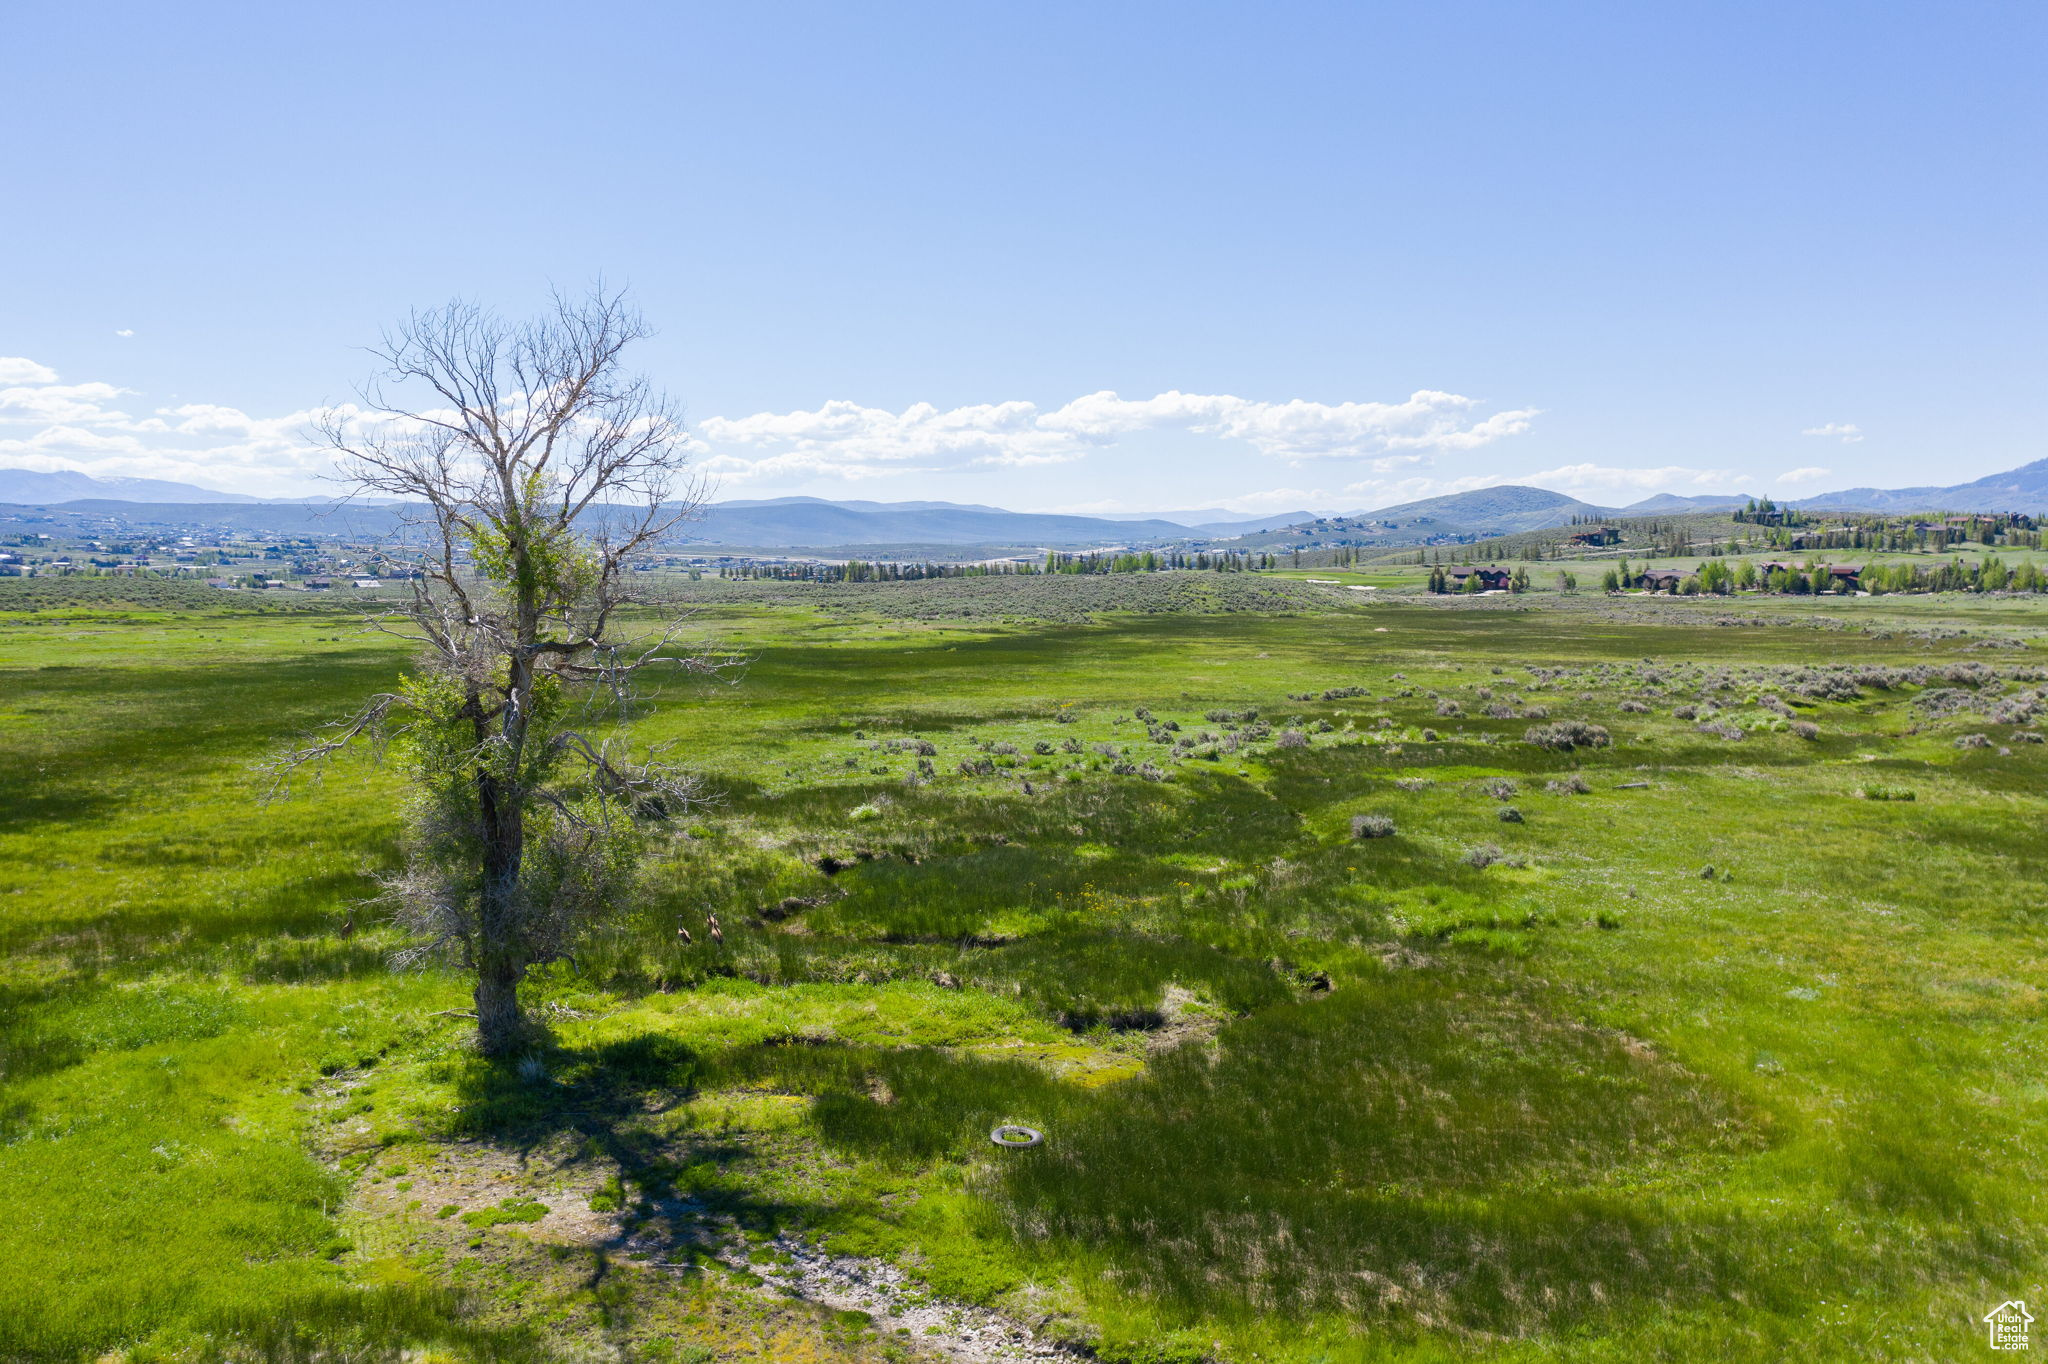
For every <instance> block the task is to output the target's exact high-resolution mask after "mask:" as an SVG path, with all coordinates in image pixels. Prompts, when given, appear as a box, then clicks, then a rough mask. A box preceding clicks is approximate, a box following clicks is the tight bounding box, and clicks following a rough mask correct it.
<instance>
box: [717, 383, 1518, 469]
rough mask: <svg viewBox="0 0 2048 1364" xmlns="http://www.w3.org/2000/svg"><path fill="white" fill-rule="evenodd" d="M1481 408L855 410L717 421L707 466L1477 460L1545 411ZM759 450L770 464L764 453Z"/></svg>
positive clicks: (1197, 405)
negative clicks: (1138, 437) (1192, 449)
mask: <svg viewBox="0 0 2048 1364" xmlns="http://www.w3.org/2000/svg"><path fill="white" fill-rule="evenodd" d="M1478 406H1480V404H1479V402H1478V400H1477V399H1473V398H1467V397H1463V396H1461V395H1459V394H1455V393H1440V392H1435V391H1432V390H1423V391H1420V392H1417V393H1413V394H1411V395H1409V397H1408V398H1407V399H1406V400H1404V401H1402V402H1398V403H1334V404H1333V403H1313V402H1305V401H1302V400H1300V399H1296V400H1294V401H1292V402H1285V403H1267V402H1255V401H1253V400H1250V399H1247V398H1238V397H1233V396H1231V395H1229V394H1202V393H1181V392H1178V391H1173V392H1167V393H1161V394H1158V395H1156V396H1155V397H1151V398H1146V399H1128V398H1122V397H1119V396H1118V395H1117V394H1115V393H1111V392H1107V391H1105V392H1100V393H1090V394H1087V395H1086V396H1084V397H1080V398H1076V399H1074V400H1073V401H1072V402H1069V403H1067V404H1066V405H1065V406H1063V407H1059V408H1056V409H1054V410H1052V411H1049V412H1048V411H1044V410H1041V409H1040V408H1039V407H1038V405H1037V404H1036V403H1030V402H1022V401H1012V402H1003V403H984V404H978V405H973V406H967V407H955V408H948V409H944V410H941V409H940V408H938V407H935V406H934V405H932V404H931V403H915V404H912V405H911V406H910V407H907V408H905V409H904V410H903V411H901V412H890V411H888V410H887V409H884V408H875V407H863V406H861V405H860V404H858V403H854V402H847V401H844V400H839V401H833V402H828V403H826V404H825V405H824V406H822V407H820V408H818V409H817V410H816V411H807V412H760V413H756V414H754V415H753V416H751V417H738V418H728V417H711V418H708V419H706V420H705V421H703V422H701V423H700V424H699V426H698V434H699V435H701V436H702V437H703V439H704V442H705V443H706V444H707V445H708V446H709V447H710V449H711V450H712V452H713V453H712V455H711V457H710V458H709V459H708V460H706V461H705V467H706V468H707V470H709V471H710V472H712V473H715V474H721V475H725V476H728V477H732V478H735V479H739V480H743V481H754V480H759V479H766V478H777V477H801V476H812V475H828V476H836V477H839V478H846V479H864V478H877V477H882V476H886V475H891V474H908V473H932V472H937V471H939V470H945V469H959V468H1029V467H1033V466H1038V465H1048V464H1064V463H1068V462H1071V461H1073V460H1077V459H1080V458H1082V457H1083V456H1085V455H1087V454H1088V453H1089V452H1090V451H1091V450H1095V449H1101V448H1104V447H1107V446H1111V445H1114V444H1115V443H1116V442H1117V441H1118V440H1119V439H1121V438H1123V437H1126V436H1130V435H1135V434H1137V433H1140V432H1147V431H1172V432H1181V433H1185V434H1191V435H1198V436H1208V437H1213V438H1215V439H1219V440H1227V441H1242V442H1244V443H1246V444H1248V445H1250V446H1251V447H1252V448H1253V449H1255V450H1257V451H1259V452H1260V453H1261V454H1265V455H1270V456H1273V457H1275V458H1280V459H1286V460H1289V461H1293V462H1297V463H1299V462H1302V461H1307V460H1316V459H1363V458H1369V457H1372V456H1381V457H1385V458H1392V459H1396V460H1402V461H1408V460H1415V459H1421V458H1424V457H1425V455H1424V453H1413V454H1405V455H1390V453H1389V452H1396V451H1406V452H1427V453H1442V452H1452V451H1462V450H1472V449H1476V448H1478V447H1479V446H1482V445H1486V444H1489V443H1491V442H1493V441H1496V440H1499V439H1502V438H1503V437H1506V436H1513V435H1519V434H1521V433H1522V432H1524V431H1526V430H1528V429H1529V424H1530V422H1531V421H1532V420H1534V418H1535V417H1536V416H1537V410H1536V409H1534V408H1524V409H1518V410H1515V411H1508V412H1497V413H1494V414H1493V415H1491V416H1488V417H1484V418H1479V419H1475V418H1474V415H1473V412H1472V409H1474V408H1476V407H1478ZM754 451H759V452H760V453H759V454H755V453H753V452H754Z"/></svg>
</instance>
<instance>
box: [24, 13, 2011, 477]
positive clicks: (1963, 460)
mask: <svg viewBox="0 0 2048 1364" xmlns="http://www.w3.org/2000/svg"><path fill="white" fill-rule="evenodd" d="M2044 39H2048V8H2044V7H2042V6H2041V5H2039V4H2037V3H2030V4H2011V5H1986V4H1944V5H1939V6H1937V5H1931V4H1919V5H1885V4H1873V3H1854V4H1849V3H1845V4H1834V5H1814V4H1799V3H1775V4H1756V5H1735V4H1702V5H1694V6H1670V5H1641V4H1629V5H1590V4H1587V5H1563V6H1538V5H1530V4H1516V5H1493V4H1455V3H1452V4H1428V5H1423V4H1409V5H1398V6H1374V5H1364V4H1353V5H1309V4H1292V5H1290V4H1260V5H1250V4H1241V5H1231V6H1223V5H1200V4H1174V5H1165V4H1159V5H1152V4H1114V5H1101V4H1094V5H1061V4H1033V5H1029V6H1024V5H1016V6H1008V7H998V6H993V5H961V4H957V3H955V4H947V5H929V6H921V5H896V4H877V5H872V6H848V5H832V6H827V5H803V4H749V5H719V6H690V5H653V4H650V5H633V4H605V3H594V4H589V5H584V6H577V7H567V6H561V5H529V4H519V3H512V4H502V3H501V4H491V5H484V4H461V5H457V4H437V3H413V4H404V5H400V4H376V3H370V4H350V5H345V6H321V7H314V6H264V5H241V6H226V5H216V4H206V3H194V4H188V5H182V6H164V5H94V4H78V3H70V4H48V3H43V4H37V3H27V4H17V5H15V6H13V7H11V8H10V18H9V22H8V36H7V41H6V43H5V46H4V50H0V121H4V126H5V127H6V129H7V130H8V132H7V135H6V137H5V138H4V139H0V141H4V144H5V145H4V148H0V167H4V176H5V178H4V183H5V184H6V185H7V186H8V188H9V191H10V192H9V193H8V195H7V206H6V209H5V211H4V212H0V261H4V262H5V264H4V267H0V268H4V273H0V357H13V358H11V359H0V389H4V393H0V465H14V466H25V467H38V468H57V467H66V468H79V469H85V470H87V471H90V472H97V473H103V474H131V475H138V474H139V475H150V476H160V477H175V478H184V479H187V480H189V481H194V482H200V483H206V484H210V485H212V486H216V487H221V488H229V489H236V490H241V491H249V492H258V493H280V494H282V493H294V492H300V491H310V490H317V485H316V484H315V483H314V482H313V481H312V478H313V475H314V474H316V473H317V472H318V466H317V461H315V460H314V459H312V457H311V456H310V455H309V454H307V453H306V452H305V451H304V450H303V449H301V448H300V446H299V444H298V442H297V439H296V434H295V433H296V431H297V429H298V425H299V423H300V422H301V421H302V420H303V414H304V413H306V412H308V411H309V410H311V409H313V408H315V407H317V406H318V405H320V404H322V403H324V402H332V401H341V400H345V399H346V398H347V397H348V396H349V394H350V390H351V386H352V385H353V384H354V383H355V382H356V381H357V380H359V379H360V378H362V377H364V374H365V372H366V365H367V360H366V358H365V357H364V356H363V355H362V354H361V353H360V351H358V350H357V349H355V348H356V347H359V346H361V345H362V344H364V343H366V342H368V341H370V340H373V339H374V338H375V336H376V335H377V332H378V330H379V329H380V327H382V326H383V325H384V324H386V323H387V322H389V321H391V320H392V319H394V318H395V317H397V316H398V315H400V314H402V313H403V312H404V311H405V310H406V309H408V308H410V307H412V306H414V305H418V304H431V303H434V302H438V301H441V300H445V299H447V298H449V297H451V296H457V295H460V296H465V297H471V298H475V299H479V300H482V301H485V302H489V303H492V304H494V305H497V306H499V307H502V308H504V309H506V310H507V311H510V312H523V311H527V310H529V309H531V308H533V307H534V306H536V304H537V303H538V302H539V301H540V300H541V298H542V297H543V296H544V294H545V292H546V290H547V288H548V287H549V285H550V284H560V285H565V286H568V287H571V288H575V287H579V286H581V285H582V284H584V283H585V282H587V281H589V280H591V279H593V278H594V277H597V276H599V275H602V276H603V277H604V278H605V279H607V280H609V281H611V282H613V283H618V284H626V285H629V286H630V287H631V288H632V290H633V293H634V295H635V297H636V298H637V300H638V302H639V304H640V306H641V307H642V308H643V310H644V311H645V312H646V313H647V314H648V316H649V318H650V320H651V321H652V322H654V323H655V325H656V326H657V327H658V328H659V335H658V336H657V337H656V338H655V339H653V340H652V341H649V342H647V343H645V345H644V346H643V348H642V350H641V352H640V354H639V357H638V359H639V363H640V364H641V365H643V366H644V367H645V368H646V369H648V370H649V371H650V372H652V373H653V374H655V375H656V376H657V377H658V378H659V379H660V380H661V381H662V382H664V383H665V384H667V385H668V386H669V387H670V388H671V389H673V390H674V391H675V392H676V393H677V394H679V395H680V396H681V397H682V398H683V400H684V401H685V403H686V406H687V409H688V411H689V413H690V415H691V417H692V419H693V420H694V421H695V422H696V425H697V431H698V433H699V436H700V439H701V443H702V452H703V457H704V459H705V462H706V464H707V467H709V468H711V469H712V470H714V471H715V472H716V473H717V474H718V476H719V479H720V484H721V491H722V495H724V496H727V497H759V496H776V495H782V494H788V493H804V494H811V495H817V496H827V497H832V496H840V497H866V498H875V499H881V500H890V499H899V498H901V499H909V498H934V499H948V500H954V501H966V502H986V503H995V504H999V505H1006V506H1013V507H1020V508H1031V509H1053V508H1060V509H1094V510H1108V511H1114V510H1129V511H1144V510H1154V509H1172V508H1184V507H1202V506H1219V505H1220V506H1229V507H1234V508H1239V509H1242V510H1246V511H1272V510H1289V509H1293V508H1295V507H1297V506H1313V507H1318V508H1329V507H1345V508H1350V507H1365V506H1374V505H1385V504H1387V503H1391V502H1394V501H1399V500H1403V499H1405V498H1408V497H1411V496H1420V495H1427V494H1430V493H1434V492H1441V491H1448V490H1454V489H1456V488H1460V487H1470V486H1476V485H1478V484H1483V483H1489V482H1505V481H1516V482H1519V481H1535V482H1539V483H1542V484H1544V485H1546V486H1552V487H1558V488H1561V489H1563V490H1566V491H1570V492H1574V493H1578V494H1580V495H1582V496H1588V497H1591V498H1593V499H1595V500H1605V501H1632V500H1634V499H1635V498H1637V497H1640V496H1643V495H1645V494H1646V493H1648V492H1653V491H1660V490H1668V491H1680V492H1702V491H1729V490H1737V491H1751V492H1771V493H1779V494H1799V493H1810V492H1818V491H1823V490H1825V489H1829V488H1834V487H1843V486H1851V485H1856V484H1865V483H1873V484H1881V485H1899V484H1913V483H1947V482H1953V481H1958V480H1961V479H1966V478H1972V477H1976V476H1978V475H1981V474H1985V473H1989V472H1992V471H1994V470H1998V469H2003V468H2009V467H2011V466H2013V465H2016V464H2019V463H2023V462H2026V461H2028V460H2032V459H2036V458H2040V457H2041V456H2043V455H2044V454H2048V449H2044V448H2043V440H2042V432H2043V430H2044V427H2048V422H2044V418H2048V396H2044V395H2048V389H2044V386H2043V384H2042V382H2041V379H2042V375H2043V361H2044V359H2048V345H2044V328H2043V319H2044V317H2048V308H2044V304H2048V297H2044V294H2048V289H2044V250H2043V243H2044V241H2048V232H2044V228H2048V223H2044V221H2043V219H2044V212H2043V209H2044V206H2048V181H2044V177H2043V175H2042V173H2041V167H2042V166H2043V165H2044V163H2048V162H2044V151H2048V147H2044V145H2043V144H2044V141H2048V136H2044V134H2048V120H2044V115H2048V81H2044V80H2043V79H2042V76H2043V70H2042V67H2043V54H2044V52H2048V45H2044ZM1107 395H1115V396H1114V397H1111V396H1107ZM1162 395H1164V396H1162ZM1807 433H1814V434H1807Z"/></svg>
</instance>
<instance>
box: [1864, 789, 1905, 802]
mask: <svg viewBox="0 0 2048 1364" xmlns="http://www.w3.org/2000/svg"><path fill="white" fill-rule="evenodd" d="M1856 794H1857V795H1859V796H1861V797H1863V799H1865V800H1911V799H1913V793H1912V791H1911V790H1909V789H1907V788H1906V787H1903V786H1866V787H1864V788H1863V789H1862V790H1861V791H1858V792H1857V793H1856Z"/></svg>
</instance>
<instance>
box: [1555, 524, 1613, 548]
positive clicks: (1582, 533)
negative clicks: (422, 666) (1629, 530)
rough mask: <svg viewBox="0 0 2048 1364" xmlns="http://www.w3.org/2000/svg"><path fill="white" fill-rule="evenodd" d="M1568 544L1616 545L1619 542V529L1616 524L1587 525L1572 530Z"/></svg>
mask: <svg viewBox="0 0 2048 1364" xmlns="http://www.w3.org/2000/svg"><path fill="white" fill-rule="evenodd" d="M1565 543H1566V544H1568V545H1618V544H1620V543H1621V529H1620V527H1618V526H1588V527H1586V528H1585V529H1584V530H1577V531H1573V532H1572V534H1571V538H1570V539H1568V540H1566V541H1565Z"/></svg>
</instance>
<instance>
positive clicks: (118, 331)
mask: <svg viewBox="0 0 2048 1364" xmlns="http://www.w3.org/2000/svg"><path fill="white" fill-rule="evenodd" d="M114 335H116V336H133V335H135V328H133V327H116V328H114Z"/></svg>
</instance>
